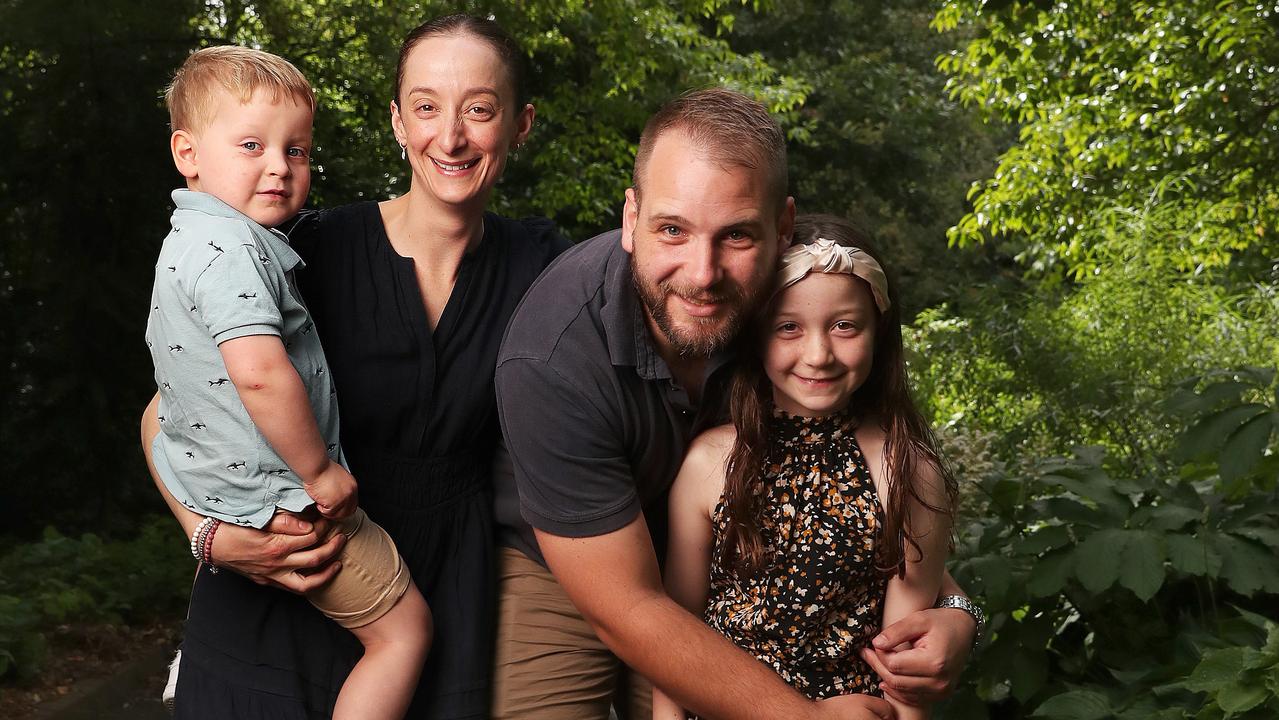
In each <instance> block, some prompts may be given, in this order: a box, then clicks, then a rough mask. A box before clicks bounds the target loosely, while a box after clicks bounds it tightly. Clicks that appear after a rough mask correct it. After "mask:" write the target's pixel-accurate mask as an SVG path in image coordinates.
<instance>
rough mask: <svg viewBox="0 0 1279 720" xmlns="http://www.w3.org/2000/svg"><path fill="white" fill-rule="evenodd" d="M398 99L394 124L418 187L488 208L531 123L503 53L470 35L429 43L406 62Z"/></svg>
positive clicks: (448, 199) (452, 201) (438, 196)
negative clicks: (509, 157) (509, 159)
mask: <svg viewBox="0 0 1279 720" xmlns="http://www.w3.org/2000/svg"><path fill="white" fill-rule="evenodd" d="M399 97H400V103H401V104H399V105H397V104H396V103H391V124H392V126H393V127H394V129H395V137H396V139H397V140H398V141H399V142H400V144H401V145H404V146H405V150H406V152H407V153H408V160H409V164H410V165H411V166H412V167H413V187H414V188H415V189H416V188H421V189H422V190H424V191H425V192H426V193H427V194H428V195H430V196H432V197H434V198H435V199H436V200H437V201H439V202H442V203H445V204H448V205H479V206H481V207H482V206H483V205H484V204H485V203H486V202H487V201H488V196H489V194H490V193H491V192H492V190H493V185H494V184H495V183H497V179H498V178H499V177H500V176H501V175H502V168H503V167H504V166H505V164H506V155H507V153H508V152H509V151H511V150H512V149H514V148H515V147H517V146H518V145H519V144H520V143H522V142H523V141H524V138H525V137H527V136H528V132H529V129H530V128H531V127H532V125H533V106H532V105H525V106H524V107H516V101H515V89H514V87H512V85H511V79H510V71H509V70H508V68H507V67H506V65H504V64H503V63H502V59H501V58H500V57H498V54H497V52H495V51H494V50H493V48H492V47H491V46H489V45H488V43H486V42H485V41H483V40H481V39H479V38H476V37H474V36H472V35H467V34H461V35H443V36H437V37H428V38H425V39H423V40H422V41H420V42H419V43H417V45H415V46H414V47H413V49H412V50H411V51H410V53H409V56H408V59H407V60H406V61H405V66H404V76H403V79H402V81H401V85H400V88H399Z"/></svg>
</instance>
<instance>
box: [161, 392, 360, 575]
mask: <svg viewBox="0 0 1279 720" xmlns="http://www.w3.org/2000/svg"><path fill="white" fill-rule="evenodd" d="M159 406H160V396H159V394H156V395H155V396H154V397H152V398H151V402H150V404H148V405H147V408H146V410H144V411H143V413H142V454H143V455H144V456H145V457H146V461H147V470H149V471H150V472H151V480H152V481H153V482H154V483H155V486H156V489H158V490H159V491H160V496H161V497H163V498H164V502H165V503H166V504H167V505H168V506H169V511H170V512H172V513H173V516H174V517H175V518H177V520H178V523H180V524H181V525H182V530H183V532H184V533H185V534H186V536H187V537H190V536H191V533H192V532H194V531H195V526H196V525H198V524H199V522H200V520H201V519H202V517H201V516H200V515H198V514H196V513H193V512H191V511H190V510H188V509H187V508H186V507H185V506H184V505H183V504H182V503H180V502H178V501H177V499H176V498H174V497H173V496H172V495H171V494H169V489H168V488H166V487H165V486H164V482H163V481H161V480H160V474H159V473H158V472H156V469H155V462H154V460H153V458H152V457H151V451H152V446H153V443H154V442H155V437H156V435H159V434H160V421H159V417H158V408H159ZM267 530H268V532H263V531H261V530H254V529H253V528H247V527H240V526H239V525H233V524H231V523H224V524H223V527H221V528H219V529H218V533H217V535H215V536H214V538H213V548H212V555H213V559H214V560H215V561H216V562H217V564H218V565H222V566H225V567H229V568H231V569H232V570H234V571H236V572H238V573H240V574H241V575H244V576H245V577H248V578H249V579H250V580H253V581H254V582H256V583H258V584H261V585H272V586H275V587H278V588H281V589H284V590H289V591H291V592H295V593H306V592H309V591H311V590H312V589H314V588H317V587H319V586H321V585H323V584H324V583H326V582H328V581H329V580H331V579H332V578H333V575H334V573H336V572H337V571H338V568H339V567H340V566H339V564H338V563H335V562H332V560H333V558H335V557H337V554H338V552H339V551H340V550H341V549H342V545H343V543H345V542H346V536H345V535H343V534H342V533H336V532H335V533H333V535H332V537H330V538H329V539H328V540H327V541H326V542H324V543H323V544H321V545H319V546H316V543H317V542H319V539H320V538H321V537H322V536H323V534H324V533H325V532H326V531H327V525H326V524H325V521H323V520H321V521H319V522H317V523H310V522H307V521H305V520H302V519H300V518H297V517H295V516H293V515H290V514H288V513H277V514H276V516H275V517H274V518H272V519H271V523H270V524H269V525H267ZM313 546H314V547H313ZM326 563H327V565H326ZM316 568H319V569H318V570H317V569H316Z"/></svg>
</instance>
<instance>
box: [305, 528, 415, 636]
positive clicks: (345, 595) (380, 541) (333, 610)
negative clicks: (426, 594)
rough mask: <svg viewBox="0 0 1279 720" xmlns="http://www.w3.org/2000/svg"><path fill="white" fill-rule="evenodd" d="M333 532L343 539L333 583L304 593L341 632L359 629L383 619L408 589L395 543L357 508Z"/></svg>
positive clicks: (407, 575) (406, 571)
mask: <svg viewBox="0 0 1279 720" xmlns="http://www.w3.org/2000/svg"><path fill="white" fill-rule="evenodd" d="M335 532H340V533H342V534H343V535H346V545H344V546H343V547H342V552H341V553H339V554H338V557H337V559H338V560H340V561H341V562H342V569H341V570H338V573H337V575H334V576H333V579H332V580H330V581H329V582H327V583H325V584H324V585H322V586H321V587H319V588H317V589H315V590H313V591H311V592H309V593H307V596H306V599H307V600H310V601H311V604H312V605H314V606H315V607H316V608H318V609H319V610H320V612H322V613H324V614H325V615H327V616H328V617H330V618H332V619H333V620H334V621H335V622H337V624H338V625H341V626H342V627H344V628H358V627H360V626H362V625H368V624H369V623H371V622H373V621H374V620H377V619H378V618H380V617H382V616H383V615H385V614H386V613H387V612H388V611H389V610H390V609H391V608H393V607H395V603H397V602H399V600H400V597H401V596H402V595H404V591H405V590H408V588H409V571H408V570H407V569H406V568H405V567H404V561H403V560H402V559H401V558H400V553H399V551H398V550H396V549H395V542H394V541H393V540H391V536H390V535H387V534H386V531H385V530H383V529H382V526H380V525H378V524H377V523H375V522H373V521H372V520H370V519H369V518H368V516H367V515H365V514H364V511H363V510H361V509H359V508H356V510H355V512H354V513H353V514H352V515H351V517H349V518H347V519H346V520H343V521H342V522H341V523H339V524H338V526H337V528H336V530H335Z"/></svg>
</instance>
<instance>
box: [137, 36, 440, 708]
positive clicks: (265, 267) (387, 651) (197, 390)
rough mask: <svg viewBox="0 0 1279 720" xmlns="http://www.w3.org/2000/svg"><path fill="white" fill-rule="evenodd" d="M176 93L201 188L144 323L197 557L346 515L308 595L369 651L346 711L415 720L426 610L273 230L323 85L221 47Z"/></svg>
mask: <svg viewBox="0 0 1279 720" xmlns="http://www.w3.org/2000/svg"><path fill="white" fill-rule="evenodd" d="M165 99H166V101H167V103H168V106H169V114H170V119H171V122H172V129H173V134H172V137H171V139H170V149H171V150H172V153H173V161H174V163H175V164H176V165H177V168H178V171H179V172H180V173H182V175H183V176H184V177H185V178H186V181H187V188H188V189H186V190H175V191H174V192H173V201H174V203H175V204H176V206H177V209H176V210H175V211H174V213H173V217H172V220H171V223H172V226H173V229H172V231H171V232H170V233H169V235H168V236H167V237H166V238H165V239H164V245H163V247H162V248H161V250H160V259H159V262H158V263H157V265H156V269H155V287H154V290H153V291H152V302H151V305H152V308H151V316H150V319H149V321H148V323H147V345H148V346H149V347H150V350H151V358H152V361H153V362H154V364H155V378H156V383H157V384H158V385H159V387H160V410H159V415H160V427H161V432H160V434H159V436H157V437H156V440H155V446H154V458H155V465H156V469H157V471H158V472H159V474H160V476H161V478H162V479H163V480H164V483H165V486H166V487H167V488H168V490H169V492H170V493H171V494H172V495H173V496H174V498H176V499H177V500H178V501H179V502H181V503H182V504H183V505H185V506H186V507H187V508H188V509H190V510H192V511H193V512H195V513H198V514H200V515H204V516H205V518H204V520H202V521H201V522H200V524H199V525H198V526H197V527H196V530H195V532H194V533H193V534H192V536H191V552H192V554H193V555H195V556H196V558H197V559H200V560H202V561H204V562H206V563H208V562H209V561H210V559H211V557H212V552H211V550H212V547H213V541H214V537H215V534H216V532H217V528H218V524H219V523H220V522H231V523H235V524H237V525H246V526H251V527H256V528H261V527H263V526H264V525H266V524H267V523H268V522H270V520H271V517H272V515H274V514H275V513H276V512H278V511H280V510H287V511H291V512H298V511H302V510H304V509H306V508H307V507H308V506H309V505H311V504H312V503H313V502H314V503H315V505H316V506H317V508H318V510H319V512H320V513H321V514H322V515H324V516H325V517H328V518H332V519H334V520H338V521H340V522H338V523H335V524H336V525H337V531H340V532H342V533H344V534H345V535H347V542H346V545H345V547H344V548H343V550H342V554H341V555H340V556H339V560H340V562H341V570H340V571H339V572H338V574H337V575H336V576H335V577H334V579H333V580H332V581H330V582H329V583H327V584H325V585H324V586H323V587H321V588H319V589H318V590H316V591H314V592H313V593H311V594H309V595H308V596H307V597H308V599H309V600H310V601H311V602H312V603H313V604H314V605H315V606H316V607H317V608H319V609H320V610H321V611H322V612H324V613H325V615H327V616H329V617H330V618H332V619H334V620H335V621H337V622H338V623H339V624H341V625H342V626H343V627H346V628H348V629H350V630H351V631H352V632H353V633H354V634H355V635H356V637H357V638H359V640H360V642H362V643H363V644H364V648H365V652H364V656H363V658H362V659H361V660H360V662H359V663H358V664H357V665H356V666H355V668H354V669H353V670H352V671H351V674H350V676H349V677H348V678H347V681H346V683H345V684H344V685H343V687H342V690H341V692H340V694H339V695H338V699H337V705H336V707H335V709H334V717H336V718H355V717H359V718H387V719H391V718H400V717H403V715H404V712H405V711H406V709H407V708H408V704H409V701H410V699H411V698H412V696H413V692H414V690H415V689H416V687H417V680H418V675H419V674H420V672H421V668H422V663H423V661H424V660H425V658H426V652H427V649H428V647H429V645H430V634H431V627H430V611H429V609H428V608H427V606H426V602H425V600H423V599H422V596H421V594H420V593H419V592H418V590H417V588H416V587H414V585H413V582H412V580H411V579H410V578H409V573H408V570H407V569H405V568H404V566H403V563H402V560H401V558H400V556H399V553H398V552H397V551H396V549H395V545H394V543H393V542H392V541H391V538H390V537H389V536H388V535H387V534H386V532H385V531H384V530H383V529H382V528H381V527H379V526H378V525H377V524H375V523H373V522H372V521H370V520H369V519H368V518H367V517H366V516H365V515H364V513H363V511H361V510H360V509H359V508H357V507H356V503H355V496H356V491H355V479H354V478H352V477H351V474H350V473H349V472H348V471H347V469H346V467H345V466H344V461H343V458H342V450H341V448H340V447H339V446H338V415H337V403H336V398H335V396H334V391H333V387H332V382H331V381H330V379H329V373H328V366H327V364H326V363H325V359H324V353H323V350H322V349H321V347H320V341H319V339H318V338H317V337H316V333H315V330H314V325H313V324H312V322H311V318H310V316H309V314H308V313H307V310H306V307H305V306H304V305H303V304H302V302H301V300H300V298H299V296H298V294H297V290H296V287H295V286H294V284H293V273H292V270H293V268H295V267H296V266H298V265H300V264H301V262H302V261H301V258H299V257H298V255H297V254H296V253H295V252H294V251H293V250H292V249H291V248H290V247H289V245H288V242H287V238H286V237H285V236H284V235H283V234H282V233H280V232H279V231H277V230H273V229H269V228H273V227H274V226H276V225H279V224H280V223H282V222H284V221H285V220H288V219H289V218H291V217H293V216H294V215H295V214H297V212H298V210H299V209H300V208H301V207H302V204H303V202H304V201H305V200H306V196H307V192H308V191H309V190H310V185H311V172H310V164H309V163H310V158H309V155H310V149H311V121H312V118H313V116H314V113H315V95H314V93H313V91H312V90H311V87H310V85H309V84H308V83H307V81H306V79H305V78H304V77H302V74H301V73H300V72H298V70H297V68H295V67H293V66H292V65H291V64H289V63H288V62H287V61H285V60H283V59H281V58H279V57H276V56H274V55H271V54H269V53H265V52H261V51H258V50H250V49H247V48H241V47H231V46H224V47H213V48H207V49H204V50H200V51H199V52H196V53H195V54H193V55H191V57H190V58H188V59H187V61H186V62H185V63H184V64H183V65H182V67H181V68H180V69H179V70H178V72H177V74H176V75H175V76H174V80H173V84H172V85H170V86H169V89H168V92H167V93H166V95H165ZM209 567H210V568H211V571H216V568H214V567H213V566H212V565H211V564H210V566H209Z"/></svg>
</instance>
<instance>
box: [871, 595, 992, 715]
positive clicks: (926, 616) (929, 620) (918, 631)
mask: <svg viewBox="0 0 1279 720" xmlns="http://www.w3.org/2000/svg"><path fill="white" fill-rule="evenodd" d="M941 595H965V593H964V590H963V588H961V587H959V584H958V583H956V582H955V579H954V578H952V577H951V576H950V572H949V571H947V572H946V574H945V575H943V576H942V584H941ZM976 637H977V622H976V621H975V620H973V618H972V616H971V615H969V614H968V613H966V612H964V611H963V610H957V609H954V608H939V609H932V610H920V611H919V612H916V613H912V614H911V615H909V616H907V617H906V618H905V619H904V620H899V621H898V622H896V623H893V624H892V625H889V626H888V627H886V628H884V629H883V630H881V631H880V633H879V635H877V636H875V639H874V640H873V642H872V645H871V646H869V647H866V648H865V649H863V650H862V659H864V660H865V661H866V662H867V663H869V664H870V666H871V667H872V668H874V669H875V672H876V673H878V674H879V677H880V679H881V680H883V685H882V687H883V689H884V692H885V694H888V695H891V696H893V697H895V698H897V699H898V700H901V701H903V702H906V703H909V704H911V705H931V704H933V703H936V702H940V701H942V700H945V699H946V698H947V697H948V696H949V695H950V694H951V692H952V691H954V689H955V684H956V683H957V682H958V680H959V676H960V674H961V673H963V671H964V665H965V664H966V663H967V662H968V655H969V653H970V652H972V647H973V640H974V639H975V638H976ZM903 643H910V646H909V649H903V650H896V649H895V648H897V647H899V646H901V645H902V644H903Z"/></svg>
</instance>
